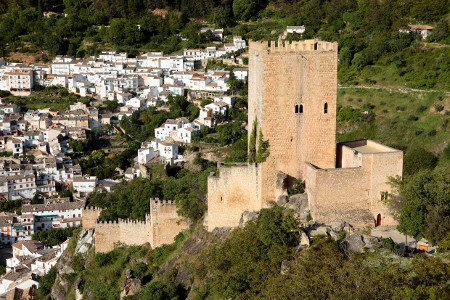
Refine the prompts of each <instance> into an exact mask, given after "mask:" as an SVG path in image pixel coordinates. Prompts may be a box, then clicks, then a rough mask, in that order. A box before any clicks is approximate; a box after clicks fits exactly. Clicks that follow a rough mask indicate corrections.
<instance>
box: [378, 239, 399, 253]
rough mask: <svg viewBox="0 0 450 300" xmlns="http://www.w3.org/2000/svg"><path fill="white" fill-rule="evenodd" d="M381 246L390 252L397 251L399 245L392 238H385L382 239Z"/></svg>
mask: <svg viewBox="0 0 450 300" xmlns="http://www.w3.org/2000/svg"><path fill="white" fill-rule="evenodd" d="M382 245H383V248H385V249H388V250H389V251H391V252H392V253H397V252H398V250H399V249H400V247H399V246H398V245H397V244H396V243H395V242H394V241H393V240H392V238H386V239H383V241H382Z"/></svg>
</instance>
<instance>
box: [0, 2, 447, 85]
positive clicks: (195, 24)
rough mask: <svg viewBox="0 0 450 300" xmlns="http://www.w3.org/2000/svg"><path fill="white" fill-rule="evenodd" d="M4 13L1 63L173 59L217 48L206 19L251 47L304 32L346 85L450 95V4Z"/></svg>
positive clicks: (157, 5)
mask: <svg viewBox="0 0 450 300" xmlns="http://www.w3.org/2000/svg"><path fill="white" fill-rule="evenodd" d="M2 3H3V5H2V6H1V7H0V12H3V13H4V14H3V15H2V16H1V17H0V32H1V33H2V34H1V35H0V56H6V55H7V54H8V52H14V51H20V52H23V53H31V54H33V53H38V54H39V55H38V57H40V56H41V54H42V56H43V59H48V58H50V57H52V56H54V55H56V54H68V55H77V56H85V55H94V54H96V53H98V52H99V51H100V50H103V49H105V48H108V47H112V48H114V49H116V50H126V51H128V52H130V53H131V54H132V55H133V54H137V53H138V52H139V51H148V50H161V51H164V52H166V53H171V52H174V51H179V50H181V49H183V48H187V47H204V46H206V45H208V44H209V43H211V42H212V41H213V40H214V37H213V35H212V34H211V33H210V32H207V33H205V34H199V29H200V27H201V26H202V25H201V23H200V22H199V21H200V20H204V19H206V20H208V21H209V22H210V23H211V24H215V25H216V26H219V27H225V28H226V32H225V33H226V34H230V33H233V34H239V35H242V36H243V37H244V38H246V39H254V40H261V39H276V38H277V36H278V34H280V33H281V32H282V31H283V30H284V29H285V27H286V25H305V26H306V32H305V34H304V36H303V38H312V37H320V38H321V39H323V40H327V41H338V42H339V49H340V50H339V58H340V60H339V66H340V68H339V79H340V81H341V82H342V83H348V84H358V83H368V84H373V83H381V84H389V85H403V84H405V83H406V84H407V85H408V86H410V87H419V88H433V87H435V88H442V89H448V88H449V82H450V80H449V57H450V53H449V51H450V49H449V48H448V47H446V46H439V45H437V44H436V42H437V43H441V44H444V45H445V44H447V45H448V44H449V43H450V39H449V36H450V34H449V32H450V30H449V21H448V9H449V7H450V6H449V5H448V1H447V0H427V1H422V0H407V1H399V0H389V1H383V2H382V3H381V2H379V1H376V0H364V1H356V0H329V1H325V0H308V1H291V0H272V1H269V0H265V1H260V0H246V1H244V0H225V1H217V0H216V1H206V0H202V1H191V0H180V1H139V0H134V1H124V0H112V1H106V0H102V1H95V2H90V1H85V0H82V1H61V0H40V1H12V0H9V1H4V2H2ZM155 9H159V10H155ZM166 9H167V10H166ZM45 11H55V12H60V13H62V12H64V13H66V14H67V17H64V16H61V17H57V18H54V17H50V18H45V17H44V16H43V12H45ZM248 21H249V22H248ZM409 23H413V24H417V23H422V24H429V25H434V26H435V30H434V31H433V34H432V35H431V36H430V37H429V38H428V42H429V43H425V44H423V43H422V42H421V40H420V39H417V38H416V37H414V36H413V35H410V34H402V33H399V29H402V28H405V26H406V25H407V24H409ZM288 38H289V39H295V38H298V37H295V36H294V37H288ZM431 42H433V43H431ZM42 50H43V52H42ZM12 57H14V56H12Z"/></svg>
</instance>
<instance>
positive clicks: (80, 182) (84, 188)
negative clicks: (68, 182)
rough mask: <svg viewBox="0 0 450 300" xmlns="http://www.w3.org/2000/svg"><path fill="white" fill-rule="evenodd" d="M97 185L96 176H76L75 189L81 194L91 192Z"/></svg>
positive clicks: (74, 179)
mask: <svg viewBox="0 0 450 300" xmlns="http://www.w3.org/2000/svg"><path fill="white" fill-rule="evenodd" d="M96 186H97V177H96V176H85V177H83V176H74V177H73V189H74V191H77V192H78V193H81V194H89V193H92V192H93V191H94V190H95V187H96Z"/></svg>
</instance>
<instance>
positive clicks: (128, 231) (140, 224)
mask: <svg viewBox="0 0 450 300" xmlns="http://www.w3.org/2000/svg"><path fill="white" fill-rule="evenodd" d="M149 204H150V214H147V215H146V216H145V220H143V221H140V220H132V219H118V220H114V221H101V220H99V217H100V213H101V212H102V209H101V208H98V207H87V208H85V209H84V210H83V218H82V224H83V228H84V229H95V251H97V252H106V251H111V250H112V249H114V247H115V245H116V244H125V245H142V244H144V243H150V245H151V246H152V247H158V246H160V245H162V244H170V243H172V242H173V239H174V237H175V236H176V235H177V234H178V233H179V232H181V231H183V230H185V229H186V228H188V227H189V224H188V223H186V222H185V221H184V220H182V218H181V217H180V216H178V214H177V207H176V205H175V201H173V200H163V199H159V198H154V199H153V198H152V199H150V201H149Z"/></svg>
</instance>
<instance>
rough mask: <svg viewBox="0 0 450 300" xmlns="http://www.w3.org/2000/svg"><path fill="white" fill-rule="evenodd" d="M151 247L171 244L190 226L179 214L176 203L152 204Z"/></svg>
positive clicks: (156, 202)
mask: <svg viewBox="0 0 450 300" xmlns="http://www.w3.org/2000/svg"><path fill="white" fill-rule="evenodd" d="M150 205H151V206H150V220H149V221H150V227H149V237H150V245H152V247H153V248H155V247H159V246H161V245H163V244H170V243H172V242H173V239H174V238H175V237H176V236H177V234H178V233H180V232H181V231H183V230H186V229H188V228H189V224H188V223H187V222H186V221H185V220H184V219H182V218H180V216H179V215H178V214H177V207H176V205H175V202H174V201H169V200H159V201H158V200H155V201H152V202H151V204H150Z"/></svg>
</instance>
